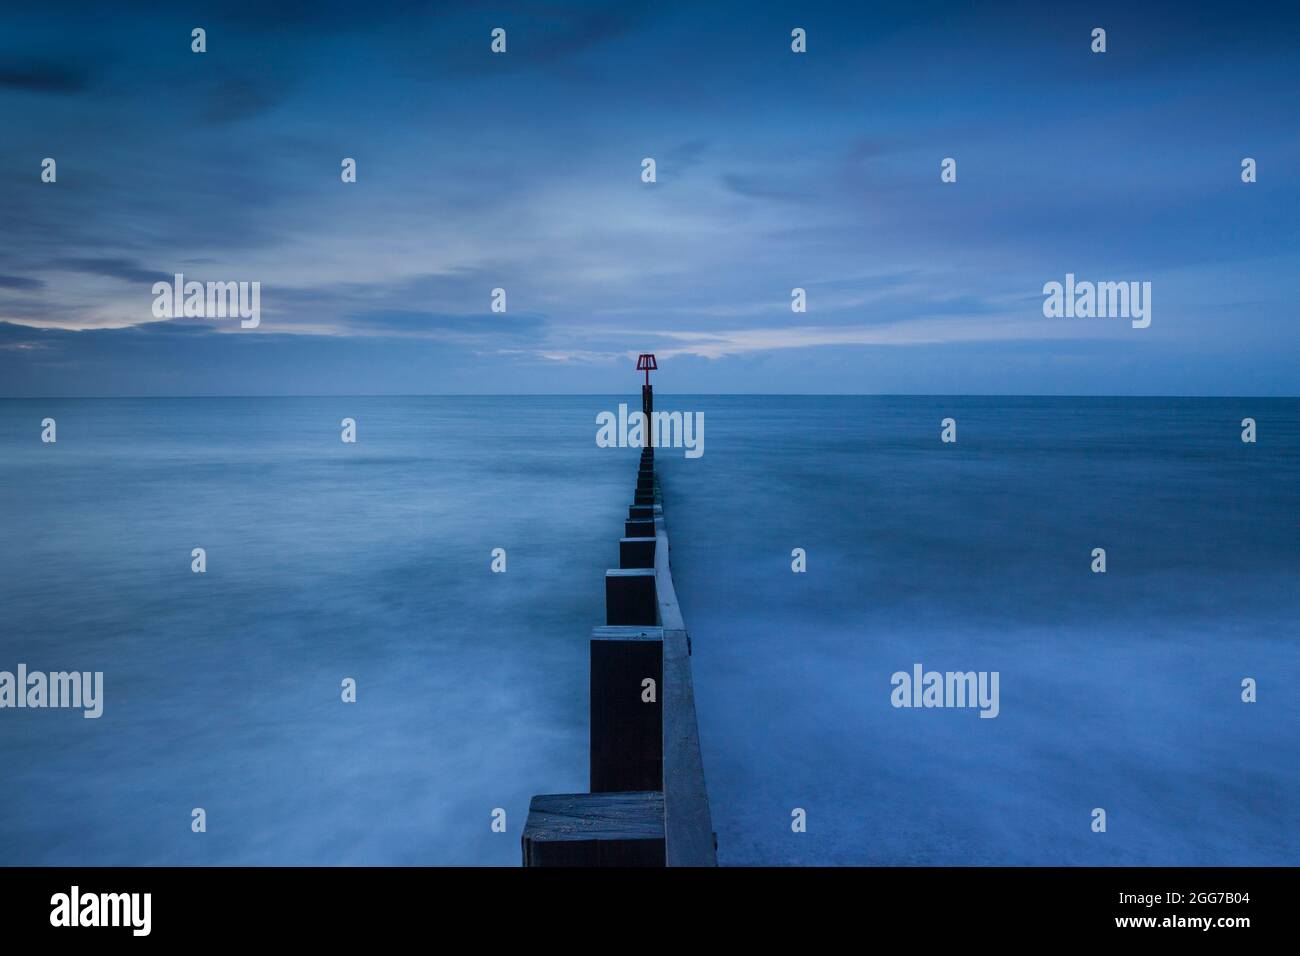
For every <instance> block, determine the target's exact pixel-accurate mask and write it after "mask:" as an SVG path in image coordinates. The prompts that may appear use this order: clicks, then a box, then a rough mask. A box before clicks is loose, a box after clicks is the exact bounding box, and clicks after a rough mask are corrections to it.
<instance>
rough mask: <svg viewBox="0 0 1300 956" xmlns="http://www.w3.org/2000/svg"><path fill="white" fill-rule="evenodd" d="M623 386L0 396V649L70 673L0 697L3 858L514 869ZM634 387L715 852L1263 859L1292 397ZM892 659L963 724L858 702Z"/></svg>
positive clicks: (727, 857)
mask: <svg viewBox="0 0 1300 956" xmlns="http://www.w3.org/2000/svg"><path fill="white" fill-rule="evenodd" d="M635 400H636V399H635V397H628V396H614V397H607V398H606V397H557V398H537V397H530V398H460V397H456V398H280V399H260V398H259V399H176V400H173V399H139V400H39V401H29V400H5V401H0V488H2V489H3V497H2V498H0V536H2V537H0V609H2V610H0V670H9V671H13V670H14V669H15V668H16V666H17V665H18V664H19V663H25V664H26V665H27V666H28V668H29V669H31V670H44V671H58V670H81V671H103V672H104V685H105V687H104V712H103V716H102V717H100V718H99V719H97V720H87V719H84V718H83V717H82V716H81V712H80V711H76V710H52V709H46V710H31V709H22V710H17V709H4V710H0V780H2V781H3V788H2V789H0V863H5V864H241V863H251V864H399V865H404V864H500V865H518V862H519V842H518V840H519V833H520V831H521V829H522V826H523V822H524V819H525V817H526V813H527V806H528V799H529V797H530V796H531V795H533V794H535V793H547V792H577V791H583V790H586V789H587V697H588V688H587V679H588V673H587V638H588V634H589V631H590V628H591V626H592V625H593V624H598V623H602V622H603V601H604V594H603V572H604V570H605V568H607V567H609V566H612V565H616V564H617V560H618V549H617V538H618V537H619V534H620V533H621V526H622V520H623V518H624V516H625V515H626V506H627V504H628V503H629V501H630V497H631V489H632V484H633V470H634V468H635V461H636V453H635V452H634V451H632V450H627V449H624V450H617V449H602V448H598V447H596V444H595V441H594V438H595V433H596V424H595V417H596V414H597V413H598V412H600V411H602V410H606V409H609V410H613V409H616V408H617V404H618V403H619V402H620V401H624V402H629V401H630V402H635ZM658 405H659V407H661V408H679V409H683V410H688V411H697V410H698V411H703V412H704V413H705V419H706V425H707V427H706V435H705V438H706V440H705V454H704V456H703V457H702V458H699V459H696V460H686V459H685V458H684V457H682V455H681V453H680V452H667V451H666V452H661V454H660V456H659V468H660V472H661V477H662V483H663V488H664V492H665V496H666V497H665V512H666V516H667V519H668V529H669V534H670V536H671V539H672V546H673V550H672V557H673V571H674V580H675V583H676V587H677V593H678V596H679V598H680V601H681V605H682V610H683V612H684V615H685V618H686V623H687V627H688V628H689V630H690V632H691V634H692V638H693V646H694V651H695V653H694V658H693V666H694V672H695V685H696V695H697V707H698V711H699V719H700V731H701V737H702V746H703V751H704V761H705V771H706V775H707V780H708V787H709V795H710V798H711V805H712V811H713V818H714V827H715V829H716V830H717V832H718V839H719V859H720V861H721V862H722V863H733V864H764V863H797V864H821V863H830V864H847V863H864V864H921V863H934V864H1052V863H1067V864H1112V863H1114V864H1123V863H1132V864H1257V863H1276V864H1294V863H1296V862H1297V861H1298V857H1300V853H1298V846H1297V823H1300V737H1298V735H1297V729H1298V728H1300V720H1298V718H1300V704H1298V703H1297V698H1296V695H1295V694H1294V688H1295V687H1296V686H1297V683H1298V681H1300V650H1298V649H1297V641H1296V629H1297V625H1296V621H1297V619H1298V617H1300V615H1298V614H1297V612H1298V611H1300V587H1297V585H1296V582H1297V580H1298V579H1300V546H1298V545H1297V531H1300V527H1298V525H1300V517H1298V516H1300V484H1298V483H1297V481H1296V464H1297V460H1298V456H1297V452H1298V451H1300V402H1297V401H1294V400H1262V399H1232V400H1217V399H1216V400H1195V399H1193V400H1166V399H1026V398H964V399H957V398H813V397H798V398H793V397H792V398H783V397H748V396H744V397H741V396H734V397H719V396H702V397H690V396H660V397H659V401H658ZM949 416H951V417H953V418H955V419H956V420H957V429H958V441H957V443H956V444H943V443H941V442H940V440H939V430H940V429H939V422H940V420H941V419H942V418H944V417H949ZM1246 416H1251V417H1254V418H1256V419H1257V420H1258V423H1259V441H1258V442H1257V443H1255V444H1244V443H1243V442H1242V441H1241V440H1240V432H1241V427H1240V422H1241V419H1242V418H1244V417H1246ZM46 417H51V418H54V419H56V421H57V423H58V425H57V427H58V441H57V443H56V444H53V445H50V444H43V443H42V442H41V441H40V431H41V429H40V422H41V420H42V419H43V418H46ZM346 417H351V418H354V419H356V421H357V427H358V441H357V443H356V444H344V443H343V442H341V441H340V437H339V434H340V424H339V423H340V421H341V420H342V419H343V418H346ZM195 547H202V548H204V549H206V552H207V571H206V573H204V574H195V573H192V572H191V569H190V568H191V560H192V559H191V550H192V549H193V548H195ZM497 547H501V548H505V549H506V551H507V555H508V571H507V573H505V574H493V573H491V571H490V569H489V565H490V561H491V551H492V549H493V548H497ZM796 547H798V548H804V549H806V551H807V556H808V557H807V561H808V570H807V572H806V573H804V574H795V573H792V571H791V550H792V549H793V548H796ZM1096 547H1103V548H1105V549H1106V552H1107V571H1106V573H1105V574H1093V573H1092V572H1091V571H1090V564H1091V561H1092V558H1091V552H1092V550H1093V549H1094V548H1096ZM916 663H920V664H922V665H924V667H925V668H926V669H934V670H939V671H948V670H962V671H967V670H974V671H998V672H999V673H1000V713H999V715H998V716H997V718H995V719H981V718H979V716H978V712H977V711H976V710H972V709H915V710H914V709H896V708H894V707H892V706H891V704H890V692H891V689H892V688H891V685H890V677H891V675H892V674H893V673H894V672H896V671H900V670H902V671H910V670H911V668H912V666H913V665H914V664H916ZM345 677H352V678H354V679H355V680H356V682H357V688H358V689H357V702H356V703H355V704H345V703H343V702H342V701H341V699H340V683H341V681H342V680H343V678H345ZM1244 677H1253V678H1255V679H1256V680H1257V681H1258V686H1259V701H1258V702H1257V703H1254V704H1246V703H1243V702H1242V701H1241V696H1240V695H1241V680H1242V678H1244ZM195 807H202V808H204V809H205V810H206V813H207V832H206V833H203V834H196V833H192V832H191V828H190V822H191V810H192V809H193V808H195ZM1097 807H1100V808H1104V809H1105V810H1106V813H1107V832H1106V833H1104V834H1100V833H1093V832H1092V831H1091V828H1090V824H1091V820H1092V817H1091V811H1092V810H1093V808H1097ZM495 808H502V809H504V810H505V811H506V819H507V832H506V833H505V834H498V833H493V832H492V831H491V829H490V824H491V815H492V811H493V810H494V809H495ZM794 808H803V809H805V810H806V812H807V820H808V825H807V832H806V833H794V832H792V831H791V827H790V822H791V810H792V809H794Z"/></svg>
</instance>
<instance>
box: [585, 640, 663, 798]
mask: <svg viewBox="0 0 1300 956" xmlns="http://www.w3.org/2000/svg"><path fill="white" fill-rule="evenodd" d="M663 648H664V644H663V631H662V630H661V629H660V628H658V627H597V628H593V629H592V632H591V792H592V793H604V792H606V791H612V790H660V789H662V788H663V775H664V735H663V708H662V703H661V701H662V698H661V696H660V695H661V693H662V686H663V659H664V656H663ZM647 678H648V679H650V680H652V681H654V698H655V699H654V700H653V701H646V700H645V699H644V698H645V694H646V687H645V686H644V682H645V680H646V679H647Z"/></svg>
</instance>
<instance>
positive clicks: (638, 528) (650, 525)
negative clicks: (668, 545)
mask: <svg viewBox="0 0 1300 956" xmlns="http://www.w3.org/2000/svg"><path fill="white" fill-rule="evenodd" d="M632 507H634V508H636V507H649V508H650V509H651V512H652V513H653V511H654V506H653V505H640V506H638V505H633V506H632ZM654 536H655V523H654V519H653V518H649V519H637V520H635V521H624V522H623V537H625V538H653V537H654Z"/></svg>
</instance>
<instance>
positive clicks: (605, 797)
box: [520, 792, 667, 866]
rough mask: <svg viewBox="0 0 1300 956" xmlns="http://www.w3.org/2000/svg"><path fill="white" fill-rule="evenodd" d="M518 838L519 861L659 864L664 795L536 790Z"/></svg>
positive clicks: (662, 855) (661, 859) (663, 853)
mask: <svg viewBox="0 0 1300 956" xmlns="http://www.w3.org/2000/svg"><path fill="white" fill-rule="evenodd" d="M520 842H521V844H522V848H523V855H524V866H663V865H664V861H665V859H666V856H667V854H666V851H665V847H664V795H663V794H662V793H658V792H632V793H550V794H542V795H540V796H536V797H533V799H532V801H531V802H530V803H529V805H528V822H527V823H526V824H524V834H523V837H522V839H521V841H520Z"/></svg>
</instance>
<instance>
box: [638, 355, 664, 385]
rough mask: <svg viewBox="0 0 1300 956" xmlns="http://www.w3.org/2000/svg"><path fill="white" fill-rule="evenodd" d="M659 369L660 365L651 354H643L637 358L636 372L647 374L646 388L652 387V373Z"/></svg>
mask: <svg viewBox="0 0 1300 956" xmlns="http://www.w3.org/2000/svg"><path fill="white" fill-rule="evenodd" d="M658 367H659V364H658V363H657V362H656V361H655V357H654V356H653V355H651V354H650V353H649V352H642V353H641V354H640V355H638V356H637V357H636V370H637V371H638V372H641V371H644V372H645V384H646V388H649V387H650V373H651V372H652V371H654V370H655V369H657V368H658Z"/></svg>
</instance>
